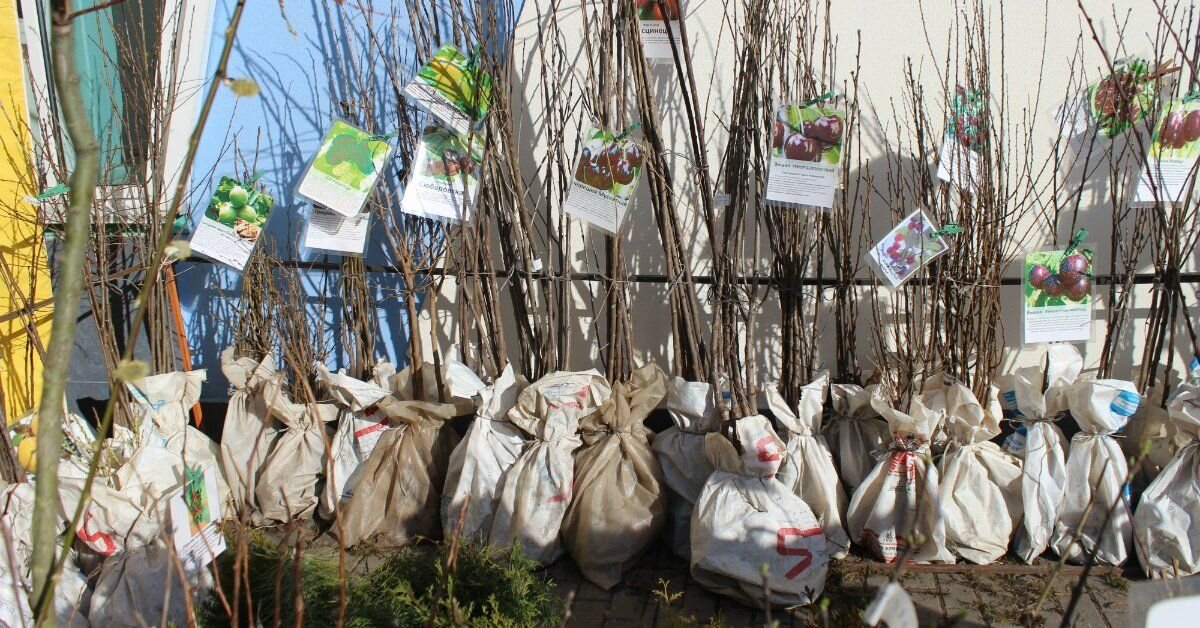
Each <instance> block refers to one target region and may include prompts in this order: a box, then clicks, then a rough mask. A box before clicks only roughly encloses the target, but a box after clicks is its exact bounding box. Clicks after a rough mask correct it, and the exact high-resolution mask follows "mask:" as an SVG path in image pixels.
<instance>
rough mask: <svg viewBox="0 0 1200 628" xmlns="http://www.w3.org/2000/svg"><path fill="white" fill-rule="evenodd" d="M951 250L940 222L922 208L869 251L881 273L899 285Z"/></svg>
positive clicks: (891, 282) (893, 283) (894, 285)
mask: <svg viewBox="0 0 1200 628" xmlns="http://www.w3.org/2000/svg"><path fill="white" fill-rule="evenodd" d="M948 250H950V247H949V246H948V245H947V244H946V240H945V239H943V238H942V236H941V234H940V229H939V227H938V225H937V223H935V222H933V220H932V219H930V218H929V216H927V215H925V211H924V210H920V209H918V210H917V211H915V212H913V213H911V214H909V215H908V217H907V218H905V219H904V220H903V221H901V223H900V224H899V225H896V227H895V228H893V229H892V230H891V231H889V232H888V234H887V235H886V236H884V238H883V239H882V240H880V241H879V242H878V243H876V244H875V246H874V247H873V248H872V249H871V251H870V253H869V255H870V256H871V261H872V262H873V264H872V265H873V266H875V268H876V270H878V271H879V274H880V275H881V276H882V277H883V278H884V279H885V280H886V281H887V282H888V284H890V285H891V286H892V287H896V286H899V285H900V284H902V283H904V282H906V281H908V280H909V279H910V278H911V277H912V276H913V275H915V274H916V273H917V271H918V270H920V269H921V267H922V266H924V265H926V264H928V263H929V262H932V261H933V260H934V259H936V258H937V257H938V256H939V255H941V254H942V253H945V252H946V251H948Z"/></svg>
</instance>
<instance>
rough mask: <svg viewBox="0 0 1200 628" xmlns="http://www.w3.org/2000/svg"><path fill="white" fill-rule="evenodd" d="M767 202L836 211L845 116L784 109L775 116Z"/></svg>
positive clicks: (828, 111)
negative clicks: (835, 196)
mask: <svg viewBox="0 0 1200 628" xmlns="http://www.w3.org/2000/svg"><path fill="white" fill-rule="evenodd" d="M772 127H773V128H772V131H771V168H770V171H769V172H768V174H767V192H766V196H767V200H768V201H772V202H775V203H787V204H795V205H811V206H814V207H821V208H830V207H833V198H834V194H835V192H836V191H837V187H838V178H839V174H840V168H839V164H840V162H841V160H842V138H843V137H845V129H846V112H845V111H842V110H841V109H827V108H825V107H820V106H817V105H812V106H809V107H801V106H799V105H785V106H783V107H780V108H779V109H778V110H776V112H775V119H774V120H773V123H772Z"/></svg>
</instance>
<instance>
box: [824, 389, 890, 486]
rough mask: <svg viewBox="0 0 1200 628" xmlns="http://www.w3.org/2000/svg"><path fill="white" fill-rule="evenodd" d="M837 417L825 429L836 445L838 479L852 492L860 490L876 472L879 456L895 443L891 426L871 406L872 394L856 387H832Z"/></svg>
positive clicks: (831, 391)
mask: <svg viewBox="0 0 1200 628" xmlns="http://www.w3.org/2000/svg"><path fill="white" fill-rule="evenodd" d="M829 396H830V400H831V402H832V405H833V416H832V418H831V420H830V421H829V426H828V427H827V428H825V438H826V440H827V442H829V443H831V444H832V448H833V459H834V460H835V461H837V465H838V477H840V478H841V479H842V483H843V484H845V486H846V488H847V489H848V490H850V491H853V490H854V489H856V488H858V487H859V485H860V484H862V483H863V480H864V479H866V477H867V475H868V474H870V473H871V469H873V468H875V454H876V452H883V451H886V450H887V447H888V445H889V444H890V443H891V442H892V436H891V433H890V432H889V431H888V424H887V422H886V421H884V420H883V419H882V418H880V417H879V413H878V412H876V411H875V408H874V407H872V405H871V390H870V389H866V388H863V387H862V386H858V385H856V384H833V385H831V386H830V387H829Z"/></svg>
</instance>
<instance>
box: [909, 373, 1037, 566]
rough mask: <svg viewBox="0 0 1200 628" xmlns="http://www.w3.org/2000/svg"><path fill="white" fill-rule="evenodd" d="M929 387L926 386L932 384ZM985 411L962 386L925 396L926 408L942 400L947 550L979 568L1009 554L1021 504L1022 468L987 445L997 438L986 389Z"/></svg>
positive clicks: (995, 409)
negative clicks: (927, 404)
mask: <svg viewBox="0 0 1200 628" xmlns="http://www.w3.org/2000/svg"><path fill="white" fill-rule="evenodd" d="M936 379H937V378H935V382H931V383H936ZM990 393H991V394H990V395H989V397H990V399H989V401H990V403H989V404H988V407H987V408H984V407H983V405H982V404H980V403H979V400H978V399H977V398H976V397H975V393H973V392H972V391H971V389H969V388H967V387H966V386H964V385H963V384H961V383H959V382H956V381H949V380H946V381H945V382H944V392H943V394H942V395H937V394H931V395H927V396H926V399H927V400H928V402H929V403H930V405H931V407H936V406H937V405H939V404H937V403H934V401H935V400H936V399H939V398H940V399H941V400H942V403H944V406H942V409H944V411H945V429H946V434H947V436H948V437H949V439H950V440H949V443H948V444H947V445H946V452H945V454H943V455H942V459H941V464H940V466H939V475H940V476H941V506H942V514H943V516H944V517H945V521H946V546H947V548H948V549H950V550H951V551H952V552H954V553H955V554H957V555H958V556H961V557H962V558H964V559H966V560H969V561H971V562H973V563H976V564H979V565H986V564H988V563H992V562H995V561H996V560H997V559H998V558H1000V557H1001V556H1003V555H1004V554H1005V552H1007V551H1008V543H1009V540H1010V539H1011V538H1012V533H1013V527H1014V525H1015V522H1016V518H1017V516H1018V515H1017V513H1018V510H1019V508H1020V503H1021V482H1020V480H1021V467H1020V465H1019V464H1017V461H1016V459H1015V458H1013V457H1012V456H1011V455H1009V454H1008V453H1006V452H1005V451H1004V450H1002V449H1000V446H999V445H997V444H996V443H993V442H991V439H993V438H995V437H996V436H998V435H999V434H1000V417H1001V416H1002V413H1001V410H1000V404H999V401H998V399H997V396H996V389H995V388H994V387H993V388H991V389H990Z"/></svg>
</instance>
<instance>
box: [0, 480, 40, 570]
mask: <svg viewBox="0 0 1200 628" xmlns="http://www.w3.org/2000/svg"><path fill="white" fill-rule="evenodd" d="M31 556H33V484H31V483H29V482H21V483H19V484H9V485H8V486H5V487H4V488H3V489H2V490H0V571H6V572H9V573H15V574H20V573H22V572H24V571H25V569H26V568H27V567H28V565H29V558H30V557H31Z"/></svg>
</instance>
